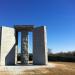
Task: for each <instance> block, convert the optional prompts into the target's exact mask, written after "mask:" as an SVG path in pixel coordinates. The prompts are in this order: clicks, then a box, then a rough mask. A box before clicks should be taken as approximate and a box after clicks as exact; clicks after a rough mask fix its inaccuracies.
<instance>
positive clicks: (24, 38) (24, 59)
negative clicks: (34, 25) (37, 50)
mask: <svg viewBox="0 0 75 75" xmlns="http://www.w3.org/2000/svg"><path fill="white" fill-rule="evenodd" d="M28 61H29V54H28V32H26V31H22V32H21V63H22V64H24V65H26V64H28Z"/></svg>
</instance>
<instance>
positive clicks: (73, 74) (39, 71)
mask: <svg viewBox="0 0 75 75" xmlns="http://www.w3.org/2000/svg"><path fill="white" fill-rule="evenodd" d="M49 64H50V65H48V66H46V67H45V66H42V67H40V66H39V67H36V66H33V67H35V68H33V67H32V66H29V67H31V68H27V66H26V67H25V66H22V67H23V70H22V71H21V68H22V67H21V66H16V68H14V67H13V66H11V67H10V68H9V70H8V68H6V69H4V70H2V69H1V68H0V75H75V63H72V62H49ZM53 65H54V66H53ZM7 67H8V66H7ZM18 68H19V69H18Z"/></svg>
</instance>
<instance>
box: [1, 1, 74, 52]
mask: <svg viewBox="0 0 75 75" xmlns="http://www.w3.org/2000/svg"><path fill="white" fill-rule="evenodd" d="M15 24H33V25H36V26H41V25H46V26H47V38H48V48H51V49H52V52H60V51H72V50H75V0H0V26H1V25H5V26H13V25H15ZM29 36H32V35H31V34H30V35H29ZM31 39H32V38H31V37H30V38H29V40H31ZM29 44H30V45H31V43H29ZM30 52H31V51H30Z"/></svg>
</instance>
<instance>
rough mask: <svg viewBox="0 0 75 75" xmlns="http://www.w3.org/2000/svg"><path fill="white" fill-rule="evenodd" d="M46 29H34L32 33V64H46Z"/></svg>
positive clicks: (43, 27)
mask: <svg viewBox="0 0 75 75" xmlns="http://www.w3.org/2000/svg"><path fill="white" fill-rule="evenodd" d="M47 60H48V59H47V38H46V27H45V26H42V27H36V28H35V29H34V31H33V64H37V65H38V64H39V65H45V64H47Z"/></svg>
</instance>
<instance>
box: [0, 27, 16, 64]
mask: <svg viewBox="0 0 75 75" xmlns="http://www.w3.org/2000/svg"><path fill="white" fill-rule="evenodd" d="M0 55H1V56H0V58H1V63H0V65H13V64H15V30H14V28H11V27H5V26H3V27H2V31H1V52H0Z"/></svg>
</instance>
